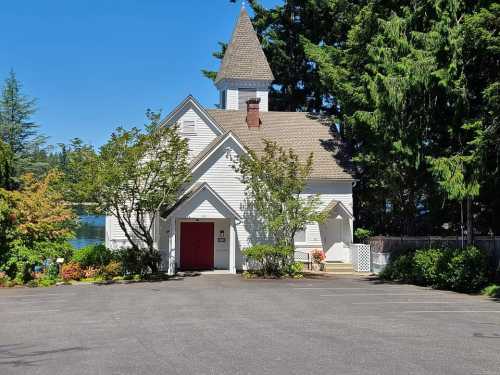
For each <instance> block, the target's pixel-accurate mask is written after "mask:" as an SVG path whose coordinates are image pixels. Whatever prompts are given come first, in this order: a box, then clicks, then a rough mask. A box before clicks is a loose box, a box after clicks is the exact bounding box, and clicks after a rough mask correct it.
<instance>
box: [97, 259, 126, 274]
mask: <svg viewBox="0 0 500 375" xmlns="http://www.w3.org/2000/svg"><path fill="white" fill-rule="evenodd" d="M121 273H122V264H121V263H120V262H118V261H116V260H112V261H111V262H109V263H108V264H107V265H106V266H104V267H102V268H101V274H102V275H103V276H104V277H106V278H113V277H115V276H120V275H121Z"/></svg>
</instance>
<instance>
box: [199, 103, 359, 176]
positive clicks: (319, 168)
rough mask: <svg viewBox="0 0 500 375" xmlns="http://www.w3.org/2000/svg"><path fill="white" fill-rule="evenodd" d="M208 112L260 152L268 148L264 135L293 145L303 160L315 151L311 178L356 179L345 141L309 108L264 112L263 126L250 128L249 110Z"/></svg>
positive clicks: (291, 146)
mask: <svg viewBox="0 0 500 375" xmlns="http://www.w3.org/2000/svg"><path fill="white" fill-rule="evenodd" d="M207 113H208V114H209V115H210V116H211V117H212V118H213V119H214V120H215V121H216V122H217V123H218V124H219V125H220V126H221V127H222V128H223V129H224V131H225V132H229V131H231V132H232V133H234V134H235V135H236V137H238V139H239V140H240V141H241V142H242V143H243V144H244V146H245V147H247V148H249V149H251V150H253V151H255V152H256V153H259V152H262V150H263V149H264V142H263V139H267V140H273V141H276V142H277V143H278V144H279V145H280V146H282V147H283V148H285V149H289V148H292V149H293V150H294V152H296V153H297V154H298V155H299V158H300V159H301V160H306V158H307V157H308V156H309V154H310V153H311V152H313V153H314V164H313V170H312V173H311V178H314V179H334V180H352V179H353V177H352V175H351V173H350V172H349V170H350V168H351V167H350V163H349V159H348V158H346V157H345V156H343V155H342V150H341V147H340V146H341V143H340V142H339V141H337V140H336V137H335V135H333V134H332V132H331V131H330V126H329V124H328V123H327V122H326V121H323V120H322V119H321V118H318V117H316V116H313V115H311V114H308V113H306V112H261V113H260V119H261V121H262V124H261V126H260V128H258V129H249V128H248V126H247V123H246V115H247V112H246V111H230V110H219V109H209V110H207ZM221 137H223V136H221ZM212 147H213V146H212Z"/></svg>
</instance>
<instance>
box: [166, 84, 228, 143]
mask: <svg viewBox="0 0 500 375" xmlns="http://www.w3.org/2000/svg"><path fill="white" fill-rule="evenodd" d="M186 108H193V109H195V110H196V111H197V112H198V113H199V115H200V116H201V117H202V118H203V120H205V122H206V123H207V124H209V125H212V126H213V128H214V129H215V130H216V133H218V134H219V135H222V134H224V133H226V131H225V130H224V129H222V128H221V126H220V124H218V123H217V121H215V120H214V119H213V118H212V117H211V116H210V115H209V114H208V112H207V110H206V109H205V107H203V106H202V105H201V104H200V102H198V100H196V98H195V97H194V96H193V95H191V94H190V95H188V96H187V97H186V98H185V99H184V100H183V101H182V102H180V104H179V105H178V106H177V107H175V108H174V109H173V110H172V111H171V112H170V113H169V114H168V115H167V116H165V117H164V118H163V119H162V120H161V126H169V125H171V124H172V122H173V121H174V120H175V118H176V117H177V115H179V114H181V113H182V111H186V110H187V109H186Z"/></svg>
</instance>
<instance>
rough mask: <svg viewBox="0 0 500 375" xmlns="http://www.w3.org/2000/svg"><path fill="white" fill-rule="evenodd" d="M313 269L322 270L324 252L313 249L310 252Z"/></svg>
mask: <svg viewBox="0 0 500 375" xmlns="http://www.w3.org/2000/svg"><path fill="white" fill-rule="evenodd" d="M311 257H312V266H313V271H323V262H324V260H325V258H326V256H325V252H324V251H323V250H321V249H315V250H313V251H312V252H311Z"/></svg>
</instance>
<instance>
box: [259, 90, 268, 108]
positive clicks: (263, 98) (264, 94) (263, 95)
mask: <svg viewBox="0 0 500 375" xmlns="http://www.w3.org/2000/svg"><path fill="white" fill-rule="evenodd" d="M257 98H260V103H259V111H261V112H267V111H268V110H269V91H267V90H265V91H262V90H259V91H257Z"/></svg>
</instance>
